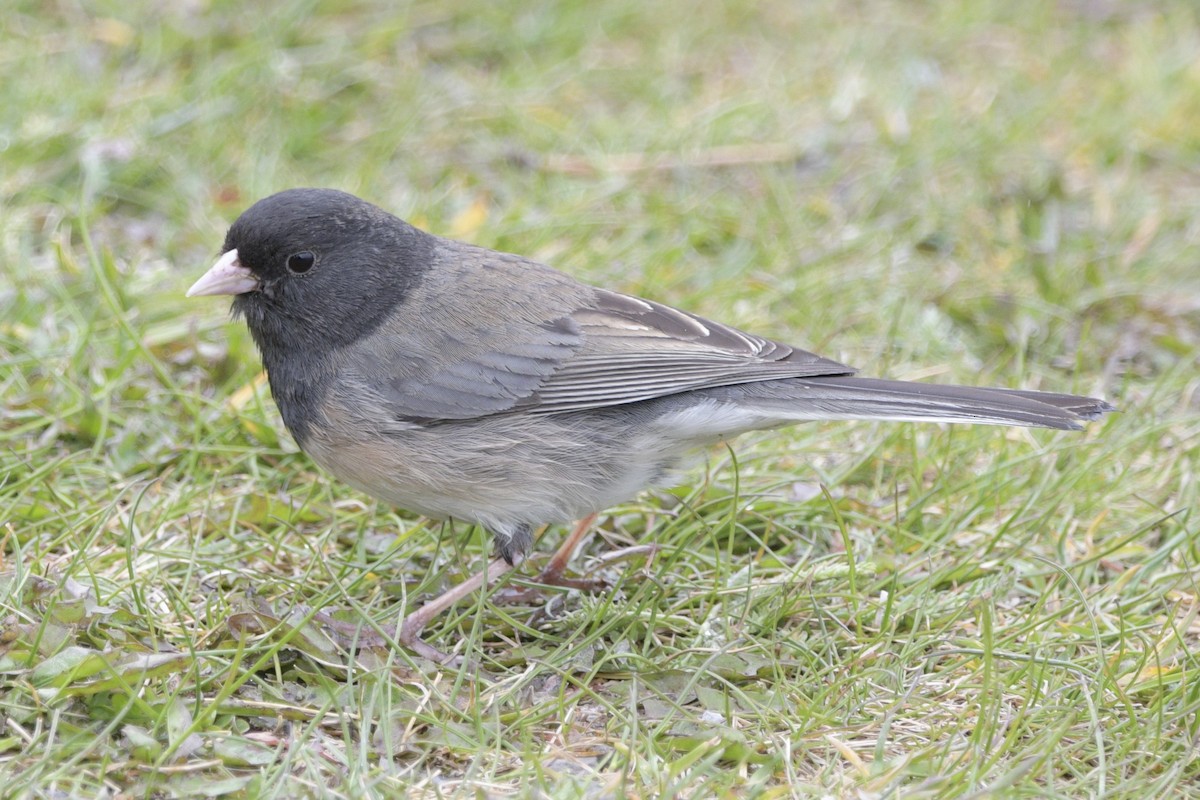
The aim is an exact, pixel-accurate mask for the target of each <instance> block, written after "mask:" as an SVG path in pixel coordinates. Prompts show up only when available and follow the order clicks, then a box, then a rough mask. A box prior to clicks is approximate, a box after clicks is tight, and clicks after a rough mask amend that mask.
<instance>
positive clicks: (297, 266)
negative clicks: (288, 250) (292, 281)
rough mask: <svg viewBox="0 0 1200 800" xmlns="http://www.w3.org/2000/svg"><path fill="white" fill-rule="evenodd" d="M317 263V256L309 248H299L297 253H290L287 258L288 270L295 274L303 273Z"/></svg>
mask: <svg viewBox="0 0 1200 800" xmlns="http://www.w3.org/2000/svg"><path fill="white" fill-rule="evenodd" d="M316 263H317V257H316V256H315V255H314V254H313V253H312V251H311V250H301V251H300V252H299V253H292V254H291V255H290V256H288V258H287V268H288V272H291V273H294V274H296V275H303V274H304V273H305V272H308V271H309V270H310V269H312V268H313V265H314V264H316Z"/></svg>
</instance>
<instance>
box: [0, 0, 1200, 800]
mask: <svg viewBox="0 0 1200 800" xmlns="http://www.w3.org/2000/svg"><path fill="white" fill-rule="evenodd" d="M10 5H11V6H13V7H12V8H11V9H9V10H7V11H6V13H5V15H4V18H3V20H2V21H0V26H3V28H2V30H3V33H2V36H3V41H4V43H5V48H4V53H3V55H2V56H0V167H2V168H0V192H2V194H3V205H4V213H3V215H0V359H2V360H3V367H2V368H0V402H2V416H0V609H2V610H0V786H3V787H4V788H3V790H2V791H0V794H3V795H4V796H5V797H58V796H71V797H87V796H105V797H143V796H145V797H160V796H161V797H169V796H189V797H190V796H219V795H231V796H242V797H298V796H313V797H315V796H326V795H328V796H334V797H339V796H340V797H363V796H373V795H388V794H391V795H400V794H409V795H411V796H459V795H472V796H500V797H504V796H514V795H515V796H550V797H612V796H646V797H649V796H691V797H708V796H725V797H751V796H763V797H779V796H798V797H806V796H812V797H824V796H852V797H896V796H903V797H983V796H1012V797H1022V796H1029V797H1069V798H1077V797H1129V798H1144V797H1162V796H1200V790H1198V789H1197V788H1196V787H1197V786H1200V757H1198V756H1197V753H1198V752H1200V750H1198V749H1197V742H1198V739H1200V680H1197V670H1198V669H1200V663H1198V662H1197V656H1196V653H1197V652H1198V651H1200V621H1198V619H1197V614H1198V613H1200V586H1198V583H1200V566H1198V559H1200V544H1198V541H1197V539H1198V537H1197V519H1196V516H1195V514H1194V511H1193V509H1194V508H1195V507H1196V504H1197V500H1198V497H1197V494H1198V489H1197V480H1196V475H1197V470H1198V468H1200V446H1198V445H1200V416H1198V415H1197V408H1198V406H1197V404H1198V402H1200V400H1198V399H1197V398H1198V394H1197V390H1198V389H1200V380H1198V378H1197V376H1198V375H1200V371H1198V369H1197V356H1198V354H1200V334H1198V333H1197V332H1198V331H1200V304H1198V303H1197V298H1198V297H1200V271H1198V270H1197V266H1196V265H1197V261H1198V257H1200V246H1198V245H1200V236H1198V228H1197V219H1200V213H1198V212H1200V191H1198V189H1197V181H1196V169H1195V167H1196V160H1197V156H1198V154H1200V132H1198V130H1200V129H1197V127H1196V125H1195V120H1196V118H1197V116H1196V115H1197V113H1198V111H1200V60H1198V58H1200V56H1198V55H1197V54H1198V53H1200V34H1197V31H1198V30H1200V25H1198V23H1200V19H1198V18H1197V15H1196V11H1195V8H1194V7H1193V4H1191V3H1189V2H1186V0H1165V2H1160V3H1156V4H1149V3H1138V2H1128V3H1118V2H1101V1H1100V0H1091V1H1089V0H1079V1H1074V0H1072V2H1066V1H1065V0H1064V2H1057V3H1047V2H1043V1H1042V0H1021V1H1020V2H1015V3H986V2H983V3H971V4H958V3H925V4H912V3H902V2H887V1H886V0H870V2H865V3H856V4H847V3H833V2H824V3H822V2H818V3H802V4H801V3H784V2H772V3H760V4H744V3H734V2H712V3H705V4H703V5H702V6H698V7H697V6H693V5H691V4H682V3H673V2H665V3H654V4H642V3H633V2H628V0H614V1H613V2H606V3H602V4H596V3H572V2H563V3H558V4H538V5H527V6H525V7H521V8H518V7H516V6H515V5H513V4H489V5H487V6H480V5H478V4H474V3H467V2H460V1H459V0H450V1H449V2H440V3H425V2H420V3H411V4H400V5H399V6H398V7H397V6H396V5H395V4H390V3H375V2H349V1H348V0H345V1H339V0H330V1H329V2H290V3H281V4H277V5H276V7H275V8H274V10H272V11H270V12H268V13H261V14H259V13H249V12H248V11H247V10H246V8H245V6H244V5H243V4H238V3H227V2H221V1H220V0H214V2H210V3H197V4H182V3H181V4H161V3H149V2H122V3H116V2H94V3H84V4H77V3H66V2H62V3H50V4H45V3H34V2H24V1H23V0H16V2H15V3H11V4H10ZM295 185H328V186H334V187H338V188H342V189H346V190H349V191H353V192H356V193H358V194H360V195H362V196H364V197H366V198H368V199H371V200H373V201H375V202H377V203H378V204H380V205H383V206H385V207H387V208H389V209H391V210H393V211H395V212H397V213H399V214H401V215H403V216H405V217H407V218H409V219H411V220H412V221H414V222H416V223H418V224H420V225H422V226H424V227H426V228H428V229H430V230H432V231H434V232H438V233H442V234H448V235H454V236H458V237H460V238H466V239H469V240H471V241H473V242H476V243H478V244H482V245H486V246H491V247H496V248H501V249H507V250H512V251H516V252H521V253H525V254H529V255H532V256H535V257H538V258H541V259H543V260H546V261H549V262H551V263H553V264H555V265H556V266H559V267H561V268H563V269H566V270H568V271H570V272H572V273H574V274H576V275H578V276H580V277H582V278H584V279H586V280H590V281H593V282H597V283H603V284H606V285H609V286H613V287H616V288H619V289H621V290H624V291H628V292H632V293H637V294H643V295H646V296H650V297H653V298H655V299H659V300H663V301H666V302H669V303H672V304H675V305H679V306H682V307H685V308H688V309H690V310H693V311H696V312H698V313H701V314H704V315H707V316H711V317H714V318H717V319H722V320H727V321H730V322H733V323H735V324H738V325H741V326H742V327H745V328H748V329H751V330H754V331H757V332H761V333H765V334H768V335H773V336H775V337H777V338H780V339H782V340H785V341H791V342H796V343H799V344H803V345H805V346H808V347H811V348H812V349H814V350H817V351H818V352H821V353H823V354H826V355H829V356H831V357H834V358H838V359H841V360H845V361H848V362H850V363H853V364H856V365H858V366H860V367H862V368H863V369H864V372H865V373H867V374H878V375H889V376H892V377H901V378H921V379H933V380H939V381H946V382H951V381H957V382H965V383H979V384H985V383H990V384H998V385H1013V386H1017V385H1019V386H1024V387H1028V388H1044V389H1050V390H1056V391H1077V392H1081V393H1089V394H1097V395H1102V396H1105V397H1108V398H1110V399H1114V400H1115V401H1116V402H1117V403H1118V405H1119V406H1120V408H1121V411H1122V413H1121V414H1118V415H1113V416H1112V417H1110V418H1109V419H1107V420H1106V421H1104V422H1102V423H1099V424H1094V425H1092V426H1091V427H1090V428H1089V429H1088V430H1087V431H1086V432H1085V433H1082V434H1071V433H1052V432H1029V431H1021V430H1002V429H991V428H986V429H973V428H962V427H955V428H943V427H937V426H915V425H883V424H881V425H873V424H848V423H838V424H819V425H818V424H814V425H807V426H800V427H797V428H794V429H791V430H788V431H785V432H782V433H777V434H772V435H770V436H760V437H757V438H754V437H750V438H747V439H745V440H741V441H739V442H738V443H737V445H736V447H735V449H733V450H731V451H726V450H718V451H714V452H711V453H708V454H707V459H706V460H705V459H701V461H700V463H699V466H698V468H697V469H696V470H695V471H693V472H691V473H689V475H688V476H687V478H686V482H685V483H684V485H683V486H682V487H681V488H675V489H671V490H669V491H667V490H661V491H656V492H652V493H649V494H646V495H645V496H643V497H641V498H640V499H638V500H637V501H636V502H634V503H631V504H630V505H628V506H624V507H621V508H616V509H612V510H611V511H610V512H609V513H607V514H606V515H604V516H603V517H602V518H601V524H600V526H599V535H598V536H597V537H596V538H594V539H593V541H592V542H591V543H590V544H589V545H588V546H587V547H586V548H585V549H584V551H583V552H582V553H581V554H580V555H579V557H578V558H577V559H576V562H575V563H576V567H577V568H578V569H579V570H580V571H582V572H591V573H594V574H597V575H601V576H604V577H606V578H608V579H609V580H610V581H611V582H612V584H613V585H612V589H611V590H609V591H606V592H602V593H598V594H579V593H563V594H558V595H554V596H553V597H551V598H550V599H549V600H548V601H543V602H537V603H531V604H527V605H523V606H521V605H518V606H505V605H500V604H496V603H493V602H490V601H489V600H486V599H478V600H476V601H474V602H470V603H464V604H462V605H461V606H460V607H458V608H456V609H455V610H454V611H453V612H452V613H450V614H447V615H446V616H445V617H443V618H441V619H439V620H437V621H436V622H435V624H434V626H433V627H432V629H431V630H430V631H429V634H428V639H429V640H430V641H431V642H433V643H434V644H436V645H438V646H440V647H442V648H445V649H448V650H453V651H456V652H459V653H461V654H463V655H466V656H468V657H469V659H470V660H471V661H472V662H473V663H475V664H477V665H478V669H472V668H436V667H433V666H431V665H429V664H426V663H422V662H419V661H414V660H413V659H412V658H411V657H410V656H409V655H408V654H406V653H405V652H404V651H403V650H401V649H398V648H393V647H365V648H354V647H352V646H349V645H350V644H351V643H349V642H345V641H340V640H339V639H338V637H334V636H331V635H330V628H329V626H328V625H327V624H326V620H327V618H328V617H333V618H335V619H340V620H343V621H345V622H349V623H352V624H360V623H361V625H362V626H363V629H364V630H376V631H378V632H382V633H384V634H390V633H391V632H392V631H393V630H394V626H395V623H396V620H397V618H398V615H399V614H401V613H402V611H403V610H404V609H409V608H412V607H414V606H415V604H417V603H419V602H420V601H421V600H422V599H424V598H427V597H429V596H432V595H433V594H434V593H436V592H437V591H440V590H441V589H444V588H445V587H447V586H449V585H453V584H454V583H455V582H457V581H459V580H461V579H463V577H465V576H466V575H468V574H470V573H472V572H473V571H475V570H477V569H479V568H481V566H482V565H483V563H484V562H485V560H486V558H487V557H488V553H489V545H488V542H487V541H486V539H485V537H484V536H483V535H482V534H481V533H480V532H478V531H470V530H466V529H464V528H459V529H456V530H452V529H449V528H445V527H442V526H439V525H436V524H431V523H429V522H426V521H422V520H420V519H417V518H415V517H413V516H411V515H409V514H407V513H405V512H404V511H403V510H399V509H393V508H389V507H387V506H384V505H381V504H378V503H376V502H375V501H373V500H371V499H370V498H367V497H364V496H362V495H359V494H356V493H355V492H353V491H351V490H349V489H347V488H346V487H344V486H341V485H339V484H338V483H336V482H333V481H331V480H329V479H328V478H327V477H326V476H325V475H323V474H322V473H320V472H319V471H318V470H317V469H315V468H314V467H313V465H312V464H311V463H310V462H308V460H307V459H306V458H305V457H304V456H303V455H302V454H300V453H298V452H297V451H296V448H295V447H294V445H293V444H292V442H291V441H290V439H288V438H287V436H286V434H285V433H283V432H282V431H283V429H282V426H281V424H280V422H279V419H278V417H277V414H276V411H275V409H274V406H273V405H272V403H271V401H270V399H269V397H268V396H267V394H266V391H265V389H264V387H263V385H262V384H261V382H260V381H258V380H257V375H258V371H259V362H258V360H257V356H256V354H255V353H254V350H253V346H252V344H251V343H250V340H249V336H248V334H247V332H246V331H245V330H244V327H243V326H242V325H241V324H240V323H231V322H230V321H229V319H228V317H227V314H226V311H225V309H224V308H223V307H222V306H221V305H220V304H217V303H213V302H206V301H194V300H186V299H185V298H184V297H183V291H184V289H185V288H186V287H187V286H188V285H189V284H190V282H191V281H193V280H194V279H195V278H196V277H197V276H198V275H199V274H200V273H201V272H202V271H203V270H204V269H206V268H207V266H208V265H209V264H210V263H211V261H212V259H213V257H214V255H215V253H216V250H217V248H218V246H219V245H220V242H221V240H222V237H223V234H224V228H225V227H226V226H227V224H228V223H229V221H231V220H232V219H233V218H234V217H235V216H236V215H237V214H238V213H239V212H240V211H241V210H242V209H243V208H244V207H245V206H247V205H248V204H249V203H250V202H252V201H253V200H254V199H256V198H258V197H260V196H262V195H265V194H267V193H269V192H271V191H274V190H278V189H281V188H285V187H289V186H295ZM562 535H564V531H562V530H559V529H551V530H550V531H548V532H547V533H546V534H545V536H544V539H543V541H542V543H541V545H540V548H539V551H540V552H541V553H543V554H544V553H546V552H548V551H549V550H550V549H551V548H552V546H553V543H554V542H555V541H556V540H558V539H560V538H561V536H562ZM648 542H653V543H655V544H656V545H657V551H656V552H655V553H653V554H648V553H647V552H645V550H644V549H643V550H635V551H633V552H632V553H630V554H627V557H626V558H625V560H622V561H619V562H612V561H607V560H606V559H605V557H606V554H610V553H612V552H614V551H619V550H620V549H622V548H627V547H632V546H635V545H639V544H645V543H648ZM530 570H531V568H530V567H527V568H526V569H525V570H524V571H523V573H522V575H524V576H528V575H530V574H532V572H531V571H530ZM525 579H527V578H522V577H521V575H518V576H517V577H516V578H514V580H516V581H521V580H525Z"/></svg>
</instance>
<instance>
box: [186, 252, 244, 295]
mask: <svg viewBox="0 0 1200 800" xmlns="http://www.w3.org/2000/svg"><path fill="white" fill-rule="evenodd" d="M258 286H259V280H258V278H256V277H254V273H252V272H251V271H250V270H248V269H246V268H245V267H243V266H242V262H240V261H238V251H237V250H230V251H229V252H228V253H226V254H225V255H223V256H221V257H220V258H218V259H217V263H215V264H213V265H212V268H211V269H210V270H209V271H208V272H206V273H204V274H203V275H201V276H200V280H198V281H196V282H195V283H193V284H192V288H190V289H188V290H187V296H188V297H203V296H205V295H216V294H245V293H246V292H252V291H254V290H255V289H257V288H258Z"/></svg>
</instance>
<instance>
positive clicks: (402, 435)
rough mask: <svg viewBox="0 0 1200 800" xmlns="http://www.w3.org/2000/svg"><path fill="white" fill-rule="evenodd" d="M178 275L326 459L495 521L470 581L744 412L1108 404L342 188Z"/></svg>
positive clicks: (767, 425) (404, 495)
mask: <svg viewBox="0 0 1200 800" xmlns="http://www.w3.org/2000/svg"><path fill="white" fill-rule="evenodd" d="M187 295H188V296H189V297H196V296H212V295H231V296H232V297H233V301H232V304H233V313H234V316H235V317H241V318H243V319H244V320H245V322H246V324H247V326H248V327H249V329H250V333H251V335H252V337H253V340H254V342H255V344H256V346H257V349H258V351H259V353H260V355H261V358H262V363H263V366H264V367H265V369H266V373H267V377H268V381H269V384H270V387H271V394H272V396H273V398H274V400H275V403H276V405H277V406H278V408H279V412H280V415H281V417H282V419H283V422H284V425H285V426H286V427H287V429H288V431H289V432H290V433H291V435H292V437H293V438H294V439H295V441H296V443H297V444H298V445H299V447H300V448H301V449H302V450H303V451H304V452H305V453H307V454H308V456H309V457H311V459H312V460H313V461H315V462H316V463H317V464H318V465H320V466H321V467H322V468H323V469H325V470H326V471H327V472H329V473H330V474H332V475H333V476H334V477H336V478H338V479H339V480H341V481H343V482H344V483H346V484H349V485H350V486H352V487H354V488H356V489H358V490H360V491H363V492H365V493H366V494H368V495H371V496H373V497H375V498H378V499H380V500H382V501H385V502H387V503H390V504H392V505H394V506H397V507H399V508H402V509H407V510H409V511H412V512H416V513H419V514H421V515H424V516H426V517H429V518H431V519H435V520H456V521H461V522H467V523H473V524H476V525H479V526H482V527H483V528H485V529H486V530H487V531H488V532H490V534H491V535H492V537H493V540H494V546H495V551H496V554H497V556H498V558H497V559H496V561H495V562H494V568H489V570H485V571H484V573H483V575H482V577H481V579H480V580H479V581H478V582H477V583H479V584H480V585H482V583H484V582H486V581H487V580H489V579H491V578H492V577H494V576H495V575H497V574H500V573H502V571H503V570H505V569H507V568H508V567H511V566H512V565H514V564H517V563H519V562H520V560H521V559H522V558H524V557H525V556H526V555H527V554H528V553H529V552H530V550H531V548H532V546H533V534H534V532H535V531H536V530H538V529H540V528H541V527H542V526H545V525H547V524H552V523H568V522H571V521H576V520H590V519H592V518H594V515H595V514H597V513H598V512H600V511H603V510H604V509H606V508H609V507H611V506H614V505H617V504H619V503H622V502H625V501H627V500H629V499H631V498H632V497H634V496H636V495H637V494H638V493H639V492H640V491H642V490H644V489H646V488H648V487H652V486H656V485H663V484H665V483H670V482H671V481H672V480H675V479H676V478H675V476H676V475H677V474H678V469H679V468H680V467H681V465H683V464H684V463H685V461H686V459H687V456H688V455H689V454H690V453H692V452H694V451H696V450H699V449H702V448H705V447H706V446H711V445H713V444H715V443H720V442H725V441H728V440H730V439H732V438H734V437H736V436H738V435H739V434H742V433H746V432H748V431H755V430H767V429H773V428H778V427H781V426H785V425H790V424H793V423H798V422H803V421H808V420H835V419H868V420H896V421H920V422H947V423H978V424H990V425H1012V426H1022V427H1041V428H1053V429H1064V430H1077V429H1080V428H1082V427H1083V426H1084V423H1086V422H1088V421H1090V420H1094V419H1097V418H1099V417H1101V416H1102V415H1104V414H1105V413H1107V412H1110V411H1113V410H1115V409H1114V406H1112V405H1111V404H1110V403H1108V402H1106V401H1104V400H1102V399H1098V398H1094V397H1084V396H1079V395H1073V394H1060V393H1053V392H1039V391H1027V390H1021V389H1008V388H976V387H970V386H954V385H944V384H931V383H923V382H908V381H898V380H888V379H881V378H868V377H860V376H859V375H857V374H856V372H857V370H855V369H854V368H853V367H850V366H847V365H845V364H842V363H839V362H838V361H834V360H831V359H829V358H825V357H822V356H819V355H817V354H815V353H812V352H809V351H806V350H804V349H801V348H799V347H795V346H792V345H788V344H784V343H782V342H779V341H776V340H773V339H770V338H766V337H763V336H759V335H756V334H753V333H748V332H746V331H742V330H739V329H737V328H735V327H732V326H730V325H726V324H722V323H720V322H716V321H713V320H709V319H705V318H703V317H700V316H697V315H695V314H692V313H689V312H687V311H684V310H681V309H677V308H673V307H671V306H668V305H665V304H662V303H659V302H655V301H653V300H648V299H643V298H640V297H635V296H633V295H629V294H624V293H621V292H619V291H615V290H612V289H607V288H603V287H600V286H593V285H589V284H587V283H584V282H581V281H579V280H576V279H575V278H573V277H571V276H569V275H567V274H566V273H563V272H560V271H558V270H556V269H553V268H552V267H550V266H547V265H545V264H542V263H539V262H538V261H535V260H532V259H529V258H525V257H522V256H519V255H513V254H509V253H502V252H497V251H494V250H490V249H487V248H484V247H479V246H476V245H472V244H468V243H464V242H460V241H455V240H452V239H447V238H442V237H439V236H436V235H434V234H431V233H428V232H426V231H423V230H420V229H418V228H416V227H414V226H412V225H410V224H408V223H407V222H405V221H403V220H402V219H400V218H399V217H397V216H394V215H393V214H391V213H389V212H387V211H385V210H383V209H382V208H379V207H378V206H375V205H373V204H371V203H369V202H367V201H365V200H362V199H360V198H358V197H356V196H354V195H351V194H348V193H345V192H341V191H338V190H334V189H324V188H296V189H288V190H285V191H281V192H278V193H276V194H272V195H270V196H268V197H265V198H263V199H261V200H259V201H257V202H255V203H254V204H252V205H251V206H250V207H249V208H247V209H246V210H245V211H244V212H242V214H241V215H240V216H239V217H238V218H237V219H236V220H235V221H234V222H233V224H232V225H231V226H230V227H229V229H228V232H227V234H226V236H225V241H224V244H223V246H222V248H221V255H220V257H219V258H218V259H217V260H216V262H215V264H213V266H212V267H211V268H210V269H209V270H208V271H207V272H205V273H204V274H203V275H202V276H201V277H200V279H199V280H197V281H196V282H195V284H194V285H193V286H192V287H191V288H190V289H189V290H188V292H187ZM578 531H579V529H578V528H577V529H576V534H575V535H574V537H573V538H576V539H577V538H578V535H579V534H578ZM560 554H561V550H560ZM554 563H555V564H556V566H557V567H559V568H561V566H562V565H563V564H565V559H564V558H560V556H559V555H556V557H555V562H554ZM559 571H560V572H561V569H559ZM469 588H470V589H472V590H473V589H474V588H476V587H475V586H474V585H472V586H471V587H469ZM459 596H461V595H459ZM455 599H457V598H456V597H454V598H451V601H450V602H452V601H453V600H455ZM429 605H430V606H431V607H432V608H430V610H429V612H428V614H429V615H432V614H433V613H436V612H437V611H439V610H440V607H439V606H437V605H436V603H431V604H429ZM425 610H426V609H425V608H423V609H422V611H425ZM410 617H412V619H411V624H406V626H405V635H404V636H403V637H402V639H401V641H402V643H404V644H409V645H414V646H415V649H416V650H417V651H418V652H421V653H422V654H426V655H429V654H437V655H441V654H440V653H438V651H436V650H434V649H433V648H431V647H429V646H426V645H424V644H423V643H421V642H420V637H419V633H420V628H421V627H424V625H425V624H426V623H427V622H428V618H429V616H428V615H427V616H426V617H421V616H419V612H418V614H415V615H410ZM410 633H412V634H414V635H412V636H409V635H408V634H410Z"/></svg>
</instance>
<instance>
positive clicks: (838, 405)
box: [706, 376, 1116, 430]
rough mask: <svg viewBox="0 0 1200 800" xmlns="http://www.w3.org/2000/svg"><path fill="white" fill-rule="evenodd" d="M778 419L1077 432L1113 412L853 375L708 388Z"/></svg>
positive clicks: (1022, 393) (1058, 397)
mask: <svg viewBox="0 0 1200 800" xmlns="http://www.w3.org/2000/svg"><path fill="white" fill-rule="evenodd" d="M710 392H711V393H712V396H714V399H719V396H720V394H722V393H726V392H728V393H729V394H730V399H734V397H733V395H734V394H735V393H736V395H737V396H738V397H737V399H738V400H739V402H740V403H741V404H744V405H746V406H749V407H752V408H755V409H757V410H761V411H763V412H764V413H768V414H771V415H778V416H779V418H780V419H796V420H801V419H890V420H907V421H912V422H920V421H925V422H966V423H974V424H979V425H1021V426H1024V427H1037V428H1058V429H1062V430H1079V429H1081V428H1082V427H1083V423H1084V422H1086V421H1088V420H1093V419H1096V418H1097V417H1100V416H1102V415H1103V414H1105V413H1107V412H1109V411H1114V410H1116V409H1115V407H1114V406H1112V405H1110V404H1109V403H1107V402H1105V401H1103V400H1099V399H1097V398H1094V397H1082V396H1079V395H1071V394H1056V393H1053V392H1032V391H1027V390H1024V389H978V388H975V387H973V386H946V385H942V384H936V383H912V382H908V381H889V380H881V379H876V378H856V377H853V376H846V377H831V378H804V379H791V380H783V381H764V382H762V383H748V384H742V385H740V386H729V387H722V388H721V389H712V390H708V392H706V394H708V393H710Z"/></svg>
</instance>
